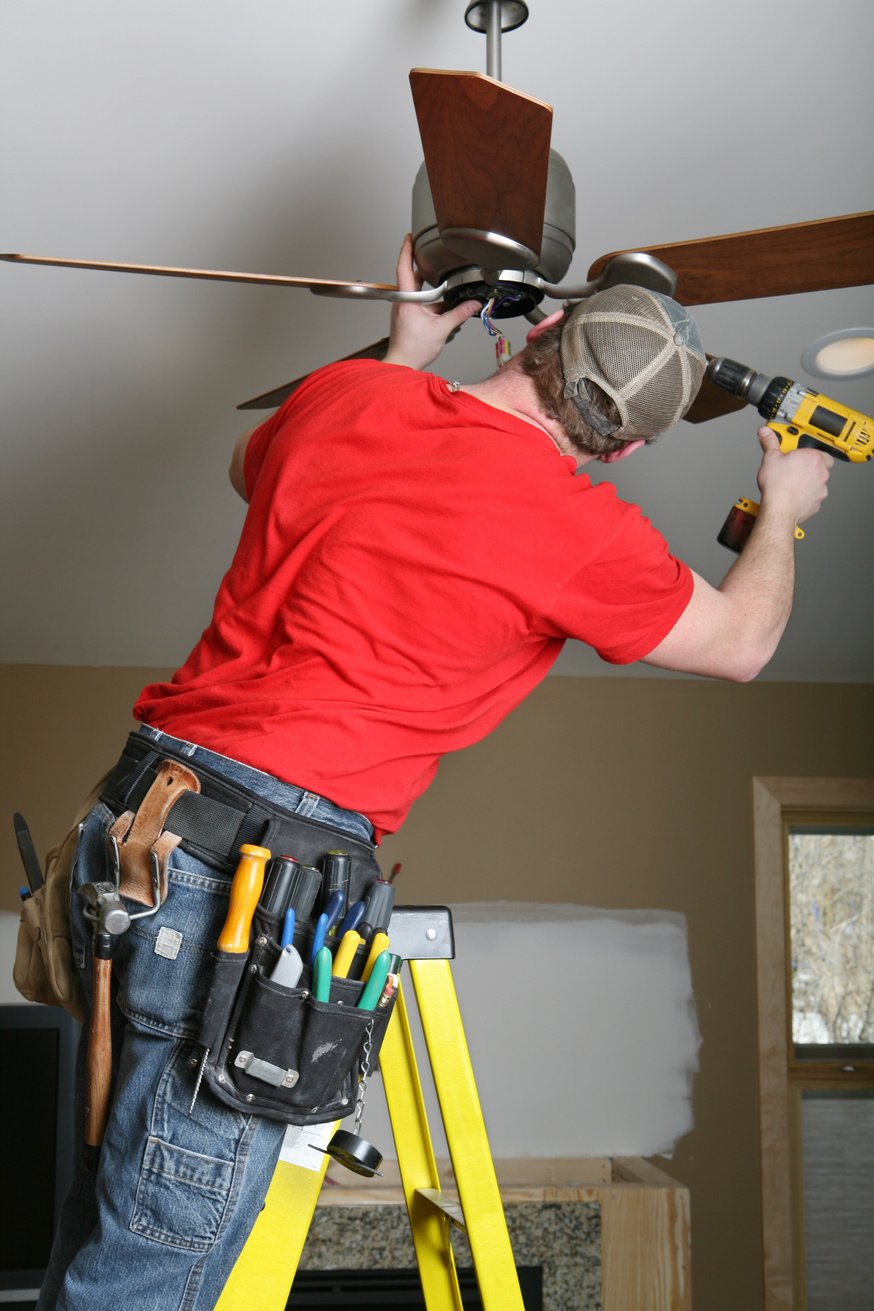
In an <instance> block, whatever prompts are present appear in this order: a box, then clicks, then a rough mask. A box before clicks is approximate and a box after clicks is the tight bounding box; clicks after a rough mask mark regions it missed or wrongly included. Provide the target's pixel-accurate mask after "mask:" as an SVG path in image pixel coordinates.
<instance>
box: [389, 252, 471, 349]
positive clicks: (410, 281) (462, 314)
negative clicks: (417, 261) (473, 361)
mask: <svg viewBox="0 0 874 1311" xmlns="http://www.w3.org/2000/svg"><path fill="white" fill-rule="evenodd" d="M397 283H398V286H399V287H400V289H401V291H419V290H420V288H421V286H422V279H421V277H420V275H419V274H418V273H417V271H416V269H415V266H414V264H413V238H412V237H411V236H410V235H409V233H408V234H407V236H406V237H404V243H403V245H402V246H401V251H400V254H399V255H398V264H397ZM478 312H479V303H478V302H477V301H475V300H467V301H463V302H462V303H461V304H460V305H457V306H456V308H455V309H454V310H447V309H446V307H445V306H444V305H442V304H437V305H419V304H416V303H415V301H412V302H407V303H406V304H404V303H400V302H399V303H394V304H393V305H392V307H391V328H390V331H389V347H388V351H387V352H386V355H385V363H386V364H406V365H407V366H408V367H409V368H411V369H427V367H428V365H429V364H430V363H431V362H432V361H433V360H436V358H437V356H438V355H439V354H440V352H441V351H442V349H443V347H444V346H445V345H446V342H447V341H448V340H449V338H450V337H451V336H452V334H453V333H454V332H457V331H458V329H459V328H460V327H461V325H462V323H464V322H465V320H467V319H469V318H472V317H473V315H474V314H476V313H478Z"/></svg>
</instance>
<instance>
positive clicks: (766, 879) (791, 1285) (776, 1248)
mask: <svg viewBox="0 0 874 1311" xmlns="http://www.w3.org/2000/svg"><path fill="white" fill-rule="evenodd" d="M794 810H801V811H803V810H817V811H823V810H832V811H837V812H840V813H841V814H842V815H849V814H852V813H854V812H860V813H861V812H866V811H867V812H870V811H872V810H874V779H858V778H856V779H853V778H849V779H834V778H754V779H753V825H754V845H755V882H756V944H757V947H756V956H757V984H758V1022H759V1130H760V1135H761V1142H760V1152H761V1166H762V1239H763V1260H764V1269H763V1281H764V1298H765V1311H793V1308H795V1307H796V1306H797V1302H796V1297H795V1294H796V1290H797V1289H798V1285H799V1280H798V1275H797V1270H798V1266H797V1262H798V1260H799V1258H800V1254H799V1253H798V1252H796V1251H794V1250H793V1249H794V1246H795V1244H794V1237H793V1236H794V1214H793V1196H794V1190H795V1189H796V1188H797V1187H798V1178H797V1176H798V1162H797V1161H796V1160H795V1159H794V1156H795V1148H794V1146H793V1141H794V1138H793V1132H792V1119H793V1116H794V1114H795V1113H796V1111H795V1107H794V1105H793V1100H794V1099H793V1092H792V1089H791V1087H790V1081H789V1066H790V1060H791V1056H792V1053H791V1051H790V1048H789V1032H790V1029H789V1013H790V1011H789V1008H790V1005H791V1002H790V998H789V995H788V976H789V974H788V970H787V968H786V963H787V959H788V942H787V939H788V929H787V922H786V920H787V908H786V898H785V893H784V878H785V862H784V844H783V819H784V815H785V814H786V813H787V812H789V811H794Z"/></svg>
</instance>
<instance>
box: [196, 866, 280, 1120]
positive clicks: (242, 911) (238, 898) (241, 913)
mask: <svg viewBox="0 0 874 1311" xmlns="http://www.w3.org/2000/svg"><path fill="white" fill-rule="evenodd" d="M270 855H271V853H270V852H269V851H268V850H267V848H266V847H255V846H250V845H249V844H248V843H244V845H243V846H242V847H240V859H239V862H238V863H237V868H236V869H235V871H234V877H233V879H232V880H231V892H230V898H229V905H228V913H227V916H226V918H225V922H224V926H223V928H222V931H221V933H220V934H219V936H218V943H217V946H218V949H219V951H224V952H227V954H228V955H230V956H243V955H245V953H246V952H247V951H248V950H249V934H250V932H251V928H252V916H253V915H254V914H255V907H256V906H257V905H258V898H259V897H260V896H261V890H262V888H263V887H264V868H265V866H266V864H267V862H268V860H269V859H270ZM208 1059H209V1047H204V1049H203V1054H202V1055H201V1058H200V1066H199V1068H198V1071H197V1078H196V1079H195V1082H194V1092H193V1094H192V1097H191V1105H190V1106H189V1108H188V1114H189V1115H190V1114H191V1112H192V1111H193V1110H194V1103H195V1102H196V1101H197V1094H198V1093H199V1092H200V1085H201V1083H202V1082H203V1071H204V1069H205V1068H206V1062H207V1060H208Z"/></svg>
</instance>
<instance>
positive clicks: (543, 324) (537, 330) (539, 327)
mask: <svg viewBox="0 0 874 1311" xmlns="http://www.w3.org/2000/svg"><path fill="white" fill-rule="evenodd" d="M563 317H564V310H553V312H552V314H548V315H547V317H546V318H545V319H541V320H540V322H539V323H535V325H534V327H533V328H532V329H531V330H530V332H529V333H528V336H527V337H526V338H525V340H526V341H533V340H534V338H535V337H539V336H540V334H541V332H546V329H547V328H551V327H552V326H553V324H554V323H559V322H560V321H561V319H562V318H563Z"/></svg>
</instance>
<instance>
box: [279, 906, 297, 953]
mask: <svg viewBox="0 0 874 1311" xmlns="http://www.w3.org/2000/svg"><path fill="white" fill-rule="evenodd" d="M293 942H294V907H293V906H289V908H288V910H287V911H286V912H285V914H284V916H283V917H282V937H281V938H280V939H279V946H280V947H281V948H282V949H283V950H284V949H285V948H286V947H290V946H291V945H292V943H293Z"/></svg>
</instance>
